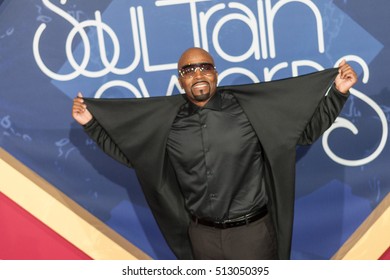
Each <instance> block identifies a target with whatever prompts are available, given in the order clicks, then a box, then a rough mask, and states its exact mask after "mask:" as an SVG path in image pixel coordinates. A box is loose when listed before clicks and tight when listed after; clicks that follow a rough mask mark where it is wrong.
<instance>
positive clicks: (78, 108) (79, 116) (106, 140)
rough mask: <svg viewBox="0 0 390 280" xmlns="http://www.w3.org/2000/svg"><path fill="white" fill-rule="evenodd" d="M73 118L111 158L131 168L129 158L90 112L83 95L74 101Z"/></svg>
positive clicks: (79, 95)
mask: <svg viewBox="0 0 390 280" xmlns="http://www.w3.org/2000/svg"><path fill="white" fill-rule="evenodd" d="M72 116H73V118H74V119H75V120H76V121H77V122H78V123H79V124H81V125H82V126H83V127H84V131H85V132H86V133H87V134H88V136H89V137H91V139H92V140H94V141H95V142H96V144H97V145H98V146H99V147H100V148H101V149H102V150H103V151H104V152H105V153H106V154H107V155H109V156H111V157H112V158H114V159H115V160H117V161H119V162H120V163H123V164H124V165H127V166H128V167H131V164H130V162H129V160H128V158H127V157H126V156H125V155H124V154H123V153H122V151H121V150H120V149H119V148H118V146H117V145H116V144H115V142H114V141H113V140H112V139H111V137H110V136H109V135H108V133H107V132H106V131H105V130H104V129H103V127H102V126H101V125H100V124H99V123H98V121H97V120H96V119H95V118H94V117H93V116H92V114H91V113H90V112H89V111H88V109H87V106H86V105H85V104H84V100H83V98H82V95H81V93H79V94H78V95H77V97H76V98H75V99H74V100H73V108H72Z"/></svg>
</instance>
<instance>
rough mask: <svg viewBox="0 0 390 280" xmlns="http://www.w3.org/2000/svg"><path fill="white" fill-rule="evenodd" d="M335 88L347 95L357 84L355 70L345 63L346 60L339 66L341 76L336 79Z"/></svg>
mask: <svg viewBox="0 0 390 280" xmlns="http://www.w3.org/2000/svg"><path fill="white" fill-rule="evenodd" d="M334 82H335V86H336V88H337V90H338V91H340V92H341V93H347V92H348V91H349V89H350V88H351V87H352V86H353V85H354V84H356V82H357V75H356V73H355V71H354V70H353V68H352V67H351V66H350V65H349V64H348V63H346V62H345V59H343V61H341V62H340V64H339V74H338V75H337V77H336V79H335V81H334Z"/></svg>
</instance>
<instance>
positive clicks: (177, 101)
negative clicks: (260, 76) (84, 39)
mask: <svg viewBox="0 0 390 280" xmlns="http://www.w3.org/2000/svg"><path fill="white" fill-rule="evenodd" d="M336 75H337V69H328V70H324V71H320V72H316V73H313V74H309V75H303V76H299V77H296V78H289V79H284V80H278V81H272V82H264V83H256V84H248V85H238V86H225V87H218V89H217V94H218V92H220V91H225V90H226V91H231V92H232V93H233V94H234V96H235V97H236V98H237V100H238V102H239V103H240V105H241V106H242V108H243V110H244V112H245V114H246V115H247V117H248V119H249V121H250V122H251V124H252V126H253V128H254V130H255V132H256V134H257V136H258V138H259V140H260V143H261V144H262V146H263V149H264V153H265V166H266V168H265V169H266V170H265V179H266V188H267V193H268V197H269V199H270V203H269V208H270V212H271V213H272V217H273V221H274V225H275V228H276V232H277V240H278V253H279V258H280V259H289V258H290V249H291V237H292V223H293V216H294V194H295V188H294V186H295V156H296V146H297V145H298V144H299V145H305V144H311V143H312V142H314V141H315V140H316V139H317V138H318V137H319V136H320V135H321V134H322V133H323V132H324V131H325V130H326V129H327V128H328V127H329V126H330V125H331V124H332V123H333V122H334V120H335V119H336V117H337V116H338V114H339V113H340V111H341V109H342V107H343V105H344V103H345V101H346V100H347V96H348V95H342V94H340V93H338V92H337V91H336V90H335V89H334V87H331V85H332V83H333V80H334V77H335V76H336ZM330 87H331V89H330V91H329V94H328V95H327V96H326V97H325V94H326V92H327V91H328V89H329V88H330ZM185 102H186V99H185V98H184V97H183V96H182V95H175V96H164V97H152V98H145V99H134V98H132V99H85V103H86V104H87V107H88V109H89V110H90V112H91V113H92V114H93V115H94V118H95V120H94V121H92V122H91V123H92V124H91V123H90V124H88V125H87V126H86V131H87V133H88V134H89V135H90V136H91V137H92V138H93V139H94V140H95V141H96V142H97V143H98V144H99V145H100V147H101V148H102V149H103V150H104V151H105V152H106V153H108V154H109V155H111V156H113V157H114V158H116V159H117V160H119V161H121V162H122V163H125V164H126V165H128V166H129V167H132V168H134V169H135V171H136V174H137V177H138V180H139V182H140V185H141V186H142V189H143V191H144V194H145V197H146V199H147V202H148V204H149V206H150V208H151V210H152V212H153V214H154V217H155V218H156V221H157V223H158V225H159V227H160V229H161V231H162V233H163V235H164V237H165V238H166V240H167V243H168V245H169V246H170V248H171V249H172V250H173V252H174V253H175V255H176V256H177V258H179V259H191V258H192V252H191V247H190V243H189V240H188V235H187V227H188V225H189V221H190V217H189V214H188V212H187V211H186V208H185V205H184V199H183V197H182V194H181V191H180V187H179V185H178V182H177V180H176V176H175V171H174V170H173V167H172V165H171V163H170V161H169V159H168V156H167V152H166V143H167V138H168V134H169V131H170V128H171V125H172V123H173V121H174V119H175V117H176V114H177V112H178V110H179V108H180V106H181V105H182V104H184V103H185Z"/></svg>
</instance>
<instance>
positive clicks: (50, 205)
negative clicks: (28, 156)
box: [0, 148, 151, 260]
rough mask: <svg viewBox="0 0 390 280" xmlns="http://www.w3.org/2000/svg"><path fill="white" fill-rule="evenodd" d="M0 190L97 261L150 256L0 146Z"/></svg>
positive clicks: (147, 257)
mask: <svg viewBox="0 0 390 280" xmlns="http://www.w3.org/2000/svg"><path fill="white" fill-rule="evenodd" d="M0 174H1V180H0V192H2V193H4V194H5V195H6V196H7V197H9V198H10V199H12V200H13V201H14V202H16V203H17V204H19V205H20V206H21V207H22V208H24V209H25V210H27V211H28V212H30V213H31V214H32V215H33V216H35V217H36V218H38V219H39V220H40V221H42V222H43V223H44V224H46V225H47V226H49V227H50V228H51V229H52V230H54V231H55V232H57V233H58V234H59V235H61V236H62V237H64V238H65V239H66V240H68V241H69V242H71V243H72V244H74V245H75V246H76V247H77V248H79V249H80V250H82V251H83V252H84V253H86V254H87V255H89V256H90V257H91V258H93V259H97V260H135V259H151V258H150V257H149V256H148V255H147V254H145V253H144V252H142V251H141V250H140V249H139V248H137V247H136V246H134V245H133V244H131V243H130V242H128V241H127V240H126V239H125V238H123V237H122V236H120V235H119V234H118V233H116V232H115V231H114V230H112V229H111V228H109V227H108V226H106V225H105V224H104V223H103V222H101V221H100V220H98V219H97V218H96V217H95V216H93V215H92V214H90V213H89V212H87V211H86V210H85V209H84V208H82V207H81V206H80V205H78V204H77V203H75V202H74V201H73V200H71V199H70V198H69V197H67V196H66V195H65V194H63V193H62V192H60V191H59V190H58V189H57V188H55V187H54V186H52V185H51V184H50V183H48V182H47V181H45V180H44V179H43V178H41V177H40V176H39V175H38V174H36V173H34V172H33V171H32V170H30V169H29V168H27V167H26V166H25V165H23V164H22V163H21V162H19V161H18V160H16V159H15V158H14V157H12V156H11V155H10V154H9V153H7V152H6V151H5V150H4V149H1V148H0Z"/></svg>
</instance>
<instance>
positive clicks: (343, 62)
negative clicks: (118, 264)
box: [339, 59, 347, 67]
mask: <svg viewBox="0 0 390 280" xmlns="http://www.w3.org/2000/svg"><path fill="white" fill-rule="evenodd" d="M345 64H347V62H346V61H345V59H343V60H342V61H341V62H340V63H339V67H342V66H344V65H345Z"/></svg>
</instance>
